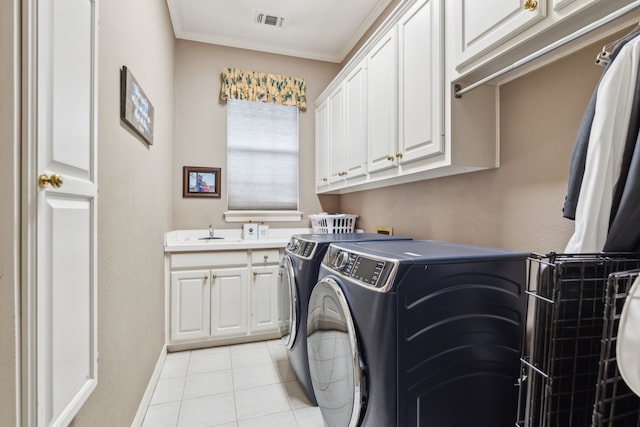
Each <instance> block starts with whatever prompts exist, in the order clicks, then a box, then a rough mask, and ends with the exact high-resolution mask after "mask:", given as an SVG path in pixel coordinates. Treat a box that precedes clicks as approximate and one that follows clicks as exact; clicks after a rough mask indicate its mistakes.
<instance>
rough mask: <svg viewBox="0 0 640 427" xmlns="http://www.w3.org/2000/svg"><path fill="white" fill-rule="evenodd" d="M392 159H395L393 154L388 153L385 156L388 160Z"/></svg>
mask: <svg viewBox="0 0 640 427" xmlns="http://www.w3.org/2000/svg"><path fill="white" fill-rule="evenodd" d="M393 159H395V157H394V156H393V154H389V155H388V156H387V160H389V161H390V162H393Z"/></svg>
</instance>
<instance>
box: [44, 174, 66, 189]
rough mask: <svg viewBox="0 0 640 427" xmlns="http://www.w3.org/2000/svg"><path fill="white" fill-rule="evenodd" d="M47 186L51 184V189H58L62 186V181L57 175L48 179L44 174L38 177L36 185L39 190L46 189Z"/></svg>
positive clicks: (52, 175)
mask: <svg viewBox="0 0 640 427" xmlns="http://www.w3.org/2000/svg"><path fill="white" fill-rule="evenodd" d="M49 184H51V186H52V187H53V188H60V187H62V184H64V181H63V180H62V177H61V176H60V175H58V174H57V173H54V174H51V177H48V176H47V174H46V173H42V174H40V176H38V185H39V186H40V188H46V187H47V186H48V185H49Z"/></svg>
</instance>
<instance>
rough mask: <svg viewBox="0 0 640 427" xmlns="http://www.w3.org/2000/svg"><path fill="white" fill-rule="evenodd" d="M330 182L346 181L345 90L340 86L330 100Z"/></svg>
mask: <svg viewBox="0 0 640 427" xmlns="http://www.w3.org/2000/svg"><path fill="white" fill-rule="evenodd" d="M328 105H329V110H328V116H327V117H328V119H329V120H328V122H327V123H328V131H329V132H328V135H329V182H330V183H331V184H333V183H336V182H342V181H344V176H345V174H346V172H347V162H346V157H347V151H346V147H345V141H344V89H343V87H342V85H340V86H338V88H336V90H334V91H333V92H332V93H331V95H329V98H328Z"/></svg>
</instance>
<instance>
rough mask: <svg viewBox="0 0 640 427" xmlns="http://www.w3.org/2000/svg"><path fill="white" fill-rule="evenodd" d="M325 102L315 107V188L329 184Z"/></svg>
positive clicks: (326, 102) (321, 187)
mask: <svg viewBox="0 0 640 427" xmlns="http://www.w3.org/2000/svg"><path fill="white" fill-rule="evenodd" d="M327 104H328V101H327V100H325V102H323V103H322V104H320V105H318V106H317V107H316V114H315V117H316V189H318V190H322V189H323V188H325V187H327V186H328V185H329V164H328V161H327V160H328V156H329V138H328V135H327V126H328V118H327Z"/></svg>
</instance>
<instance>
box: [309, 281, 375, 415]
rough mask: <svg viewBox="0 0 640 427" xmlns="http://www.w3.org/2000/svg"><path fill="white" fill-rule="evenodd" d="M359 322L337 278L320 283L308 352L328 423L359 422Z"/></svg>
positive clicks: (314, 299)
mask: <svg viewBox="0 0 640 427" xmlns="http://www.w3.org/2000/svg"><path fill="white" fill-rule="evenodd" d="M358 348H359V346H358V341H357V337H356V331H355V325H354V322H353V318H352V317H351V311H350V310H349V305H348V303H347V300H346V298H345V296H344V293H343V292H342V289H341V288H340V286H339V285H338V284H337V282H336V281H335V280H333V279H330V278H329V279H324V280H322V281H320V282H319V283H317V284H316V286H315V287H314V288H313V292H312V293H311V297H310V299H309V311H308V317H307V352H308V354H309V372H310V374H311V382H312V384H313V391H314V393H315V396H316V400H317V401H318V406H319V407H320V410H321V411H322V416H323V417H324V419H325V421H326V423H327V425H330V426H345V427H346V426H349V427H355V426H357V425H358V421H359V417H360V411H361V409H362V392H363V390H362V389H361V387H362V368H361V363H362V361H361V356H360V352H359V351H358Z"/></svg>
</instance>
